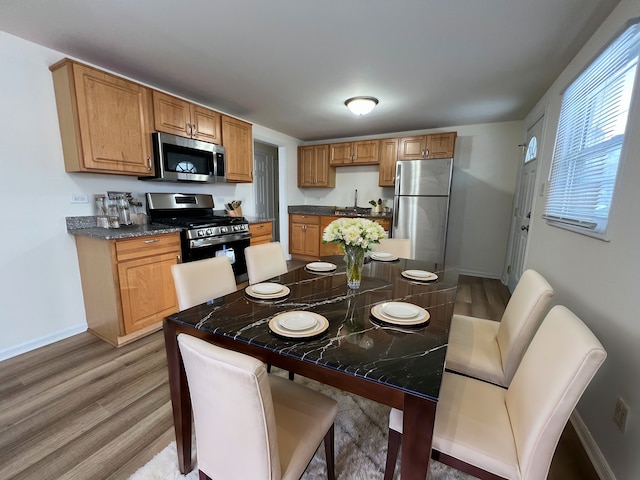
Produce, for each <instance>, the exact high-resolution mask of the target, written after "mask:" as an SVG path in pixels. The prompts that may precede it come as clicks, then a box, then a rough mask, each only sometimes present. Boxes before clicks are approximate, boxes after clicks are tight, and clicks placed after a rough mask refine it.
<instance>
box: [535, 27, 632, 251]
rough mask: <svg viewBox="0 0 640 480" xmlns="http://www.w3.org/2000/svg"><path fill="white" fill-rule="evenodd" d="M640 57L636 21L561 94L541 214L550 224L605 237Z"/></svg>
mask: <svg viewBox="0 0 640 480" xmlns="http://www.w3.org/2000/svg"><path fill="white" fill-rule="evenodd" d="M639 54H640V24H639V23H638V21H637V20H636V21H635V23H634V24H632V25H631V26H630V27H628V28H627V29H626V30H625V31H624V32H623V33H622V34H621V35H620V36H619V37H617V38H616V39H615V40H614V41H613V43H611V44H610V45H609V46H608V47H607V48H606V49H605V50H604V52H602V53H601V54H600V55H599V56H598V57H597V58H596V59H595V60H594V61H593V63H591V64H590V65H589V66H588V67H587V69H586V70H585V71H584V72H583V73H582V74H581V75H580V76H579V77H578V78H577V79H576V80H575V81H574V82H573V83H572V84H571V85H569V87H568V88H567V90H566V91H565V92H564V95H563V98H562V107H561V110H560V121H559V124H558V133H557V136H556V145H555V149H554V152H553V160H552V163H551V172H550V174H549V194H548V197H547V204H546V206H545V210H544V215H543V217H544V218H545V219H546V220H547V222H548V223H549V224H551V225H554V226H558V227H562V228H567V229H569V230H573V231H577V232H580V233H584V234H587V235H591V236H594V237H597V238H601V239H606V238H607V224H608V220H609V209H610V206H611V199H612V197H613V191H614V187H615V183H616V175H617V172H618V162H619V160H620V153H621V151H622V145H623V141H624V135H625V130H626V127H627V117H628V113H629V106H630V104H631V94H632V92H633V86H634V83H635V77H636V70H637V65H638V55H639Z"/></svg>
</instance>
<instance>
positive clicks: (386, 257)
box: [370, 252, 398, 262]
mask: <svg viewBox="0 0 640 480" xmlns="http://www.w3.org/2000/svg"><path fill="white" fill-rule="evenodd" d="M370 257H371V258H372V259H374V260H378V261H381V262H393V261H394V260H398V257H397V256H396V255H394V254H392V253H387V252H372V253H371V255H370Z"/></svg>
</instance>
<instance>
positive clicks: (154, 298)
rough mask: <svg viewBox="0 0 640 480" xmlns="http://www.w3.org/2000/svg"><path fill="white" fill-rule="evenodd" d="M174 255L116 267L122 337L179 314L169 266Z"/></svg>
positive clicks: (130, 262) (151, 257)
mask: <svg viewBox="0 0 640 480" xmlns="http://www.w3.org/2000/svg"><path fill="white" fill-rule="evenodd" d="M176 263H177V255H176V254H171V253H169V254H163V255H154V256H149V257H143V258H140V259H136V260H130V261H127V262H121V263H118V279H119V281H120V295H121V299H122V314H123V320H124V333H125V334H130V333H133V332H135V331H136V330H139V329H141V328H144V327H146V326H149V325H153V324H154V323H157V322H159V321H161V320H162V319H163V318H164V317H166V316H167V315H171V314H172V313H175V312H177V311H178V300H177V298H176V292H175V287H174V284H173V277H172V276H171V265H174V264H176Z"/></svg>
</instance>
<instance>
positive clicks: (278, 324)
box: [269, 310, 329, 339]
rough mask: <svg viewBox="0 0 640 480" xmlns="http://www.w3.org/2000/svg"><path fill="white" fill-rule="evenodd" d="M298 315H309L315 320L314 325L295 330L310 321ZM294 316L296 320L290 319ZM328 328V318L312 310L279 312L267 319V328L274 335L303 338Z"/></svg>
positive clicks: (313, 335) (318, 333)
mask: <svg viewBox="0 0 640 480" xmlns="http://www.w3.org/2000/svg"><path fill="white" fill-rule="evenodd" d="M300 315H303V316H304V317H306V316H310V317H311V318H312V319H313V320H314V321H315V322H316V323H315V325H313V326H311V327H308V328H305V329H299V330H295V328H299V327H301V326H303V325H305V324H308V323H309V322H310V320H300V318H304V317H301V316H300ZM294 318H297V320H291V321H290V319H294ZM283 322H284V324H286V325H289V326H292V327H293V328H294V330H292V329H290V328H288V327H287V326H285V325H284V324H283ZM328 328H329V320H327V319H326V318H325V317H323V316H322V315H318V314H317V313H314V312H306V311H301V310H297V311H296V310H294V311H291V312H284V313H280V314H278V315H276V316H275V317H273V318H272V319H271V320H269V330H271V331H272V332H273V333H275V334H276V335H279V336H281V337H288V338H297V339H303V338H308V337H315V336H316V335H320V334H321V333H323V332H324V331H325V330H327V329H328Z"/></svg>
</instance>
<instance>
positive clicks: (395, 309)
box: [382, 302, 420, 318]
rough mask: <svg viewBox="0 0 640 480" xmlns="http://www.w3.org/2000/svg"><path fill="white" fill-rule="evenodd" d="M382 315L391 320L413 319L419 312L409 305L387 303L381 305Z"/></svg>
mask: <svg viewBox="0 0 640 480" xmlns="http://www.w3.org/2000/svg"><path fill="white" fill-rule="evenodd" d="M382 313H384V314H385V315H386V316H387V317H392V318H415V317H417V316H418V314H419V313H420V310H418V307H416V306H415V305H411V304H410V303H404V302H389V303H385V304H383V305H382Z"/></svg>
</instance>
